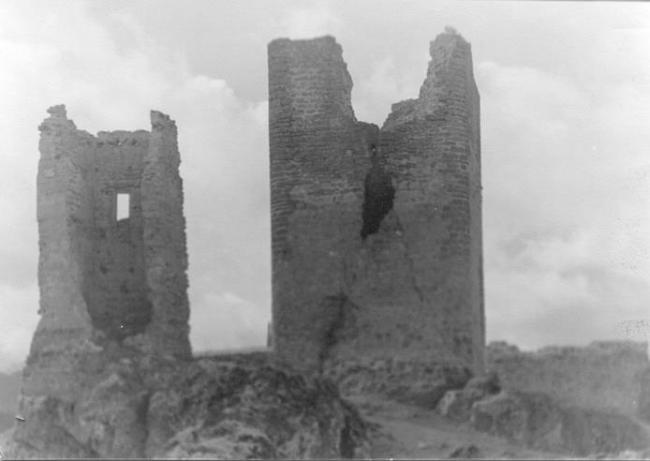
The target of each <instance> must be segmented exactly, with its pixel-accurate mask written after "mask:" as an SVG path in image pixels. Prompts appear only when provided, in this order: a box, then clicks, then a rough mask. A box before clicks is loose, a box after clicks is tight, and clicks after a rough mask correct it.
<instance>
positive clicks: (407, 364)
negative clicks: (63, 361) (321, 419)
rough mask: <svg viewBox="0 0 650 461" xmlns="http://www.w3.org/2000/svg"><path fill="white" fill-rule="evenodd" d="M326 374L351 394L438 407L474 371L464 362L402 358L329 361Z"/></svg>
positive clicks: (348, 394) (344, 392)
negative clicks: (377, 396) (438, 361)
mask: <svg viewBox="0 0 650 461" xmlns="http://www.w3.org/2000/svg"><path fill="white" fill-rule="evenodd" d="M325 376H327V377H329V378H331V379H332V380H333V381H335V382H336V383H337V384H338V385H339V388H340V389H341V393H342V394H343V395H345V396H347V397H355V396H362V395H367V394H379V395H382V396H384V397H385V398H390V399H393V400H395V401H398V402H402V403H408V404H412V405H417V406H419V407H422V408H435V407H436V405H437V404H438V402H439V401H440V399H442V398H443V396H444V395H445V393H446V392H447V391H449V390H450V389H457V388H460V387H462V386H464V385H465V383H467V381H468V380H469V379H470V378H471V376H472V375H471V371H470V370H469V369H468V368H467V367H466V366H465V365H463V364H461V363H453V362H446V361H445V362H441V363H436V362H426V363H425V362H423V361H417V360H402V359H399V358H390V359H375V360H362V359H360V360H357V361H352V360H348V361H340V362H333V361H332V362H328V363H326V366H325Z"/></svg>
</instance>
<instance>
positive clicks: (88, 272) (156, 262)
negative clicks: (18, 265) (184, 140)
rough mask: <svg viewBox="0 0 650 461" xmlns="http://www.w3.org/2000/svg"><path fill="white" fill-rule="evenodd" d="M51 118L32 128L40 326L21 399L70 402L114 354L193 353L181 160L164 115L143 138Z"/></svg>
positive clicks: (55, 112)
mask: <svg viewBox="0 0 650 461" xmlns="http://www.w3.org/2000/svg"><path fill="white" fill-rule="evenodd" d="M48 112H49V114H50V116H49V117H48V118H47V119H45V121H43V123H42V124H41V126H40V127H39V128H40V131H41V140H40V152H41V159H40V163H39V169H38V207H37V208H38V225H39V236H40V238H39V246H40V260H39V269H38V278H39V285H40V311H39V312H40V314H41V319H40V322H39V324H38V328H37V331H36V333H35V334H34V338H33V340H32V345H31V350H30V354H29V358H28V361H27V366H26V368H25V371H24V384H23V396H24V397H25V398H27V400H28V399H29V397H30V396H38V395H46V396H50V397H56V398H59V399H63V400H70V401H73V400H74V399H75V398H76V397H77V395H78V392H79V391H80V390H81V389H83V386H84V377H83V376H84V374H85V373H86V372H88V373H91V374H92V371H90V370H91V369H92V364H93V363H94V364H96V365H97V366H99V365H98V364H99V363H101V362H103V361H105V360H108V359H107V357H108V356H110V355H111V352H110V351H115V350H116V349H123V350H128V351H131V353H138V352H141V353H143V354H153V355H155V356H159V357H174V358H184V357H189V356H190V355H191V350H190V344H189V338H188V316H189V307H188V299H187V277H186V273H185V271H186V268H187V254H186V248H185V220H184V217H183V193H182V181H181V178H180V176H179V174H178V166H179V162H180V157H179V153H178V148H177V141H176V125H175V123H174V122H173V121H172V120H170V118H169V117H168V116H166V115H164V114H161V113H160V112H156V111H152V112H151V124H152V130H151V132H148V131H144V130H140V131H135V132H126V131H114V132H100V133H99V134H98V135H97V136H92V135H90V134H89V133H87V132H85V131H81V130H78V129H77V128H76V127H75V124H74V123H73V122H72V121H71V120H68V119H67V117H66V111H65V107H64V106H55V107H52V108H50V109H49V110H48ZM120 207H122V208H123V209H119V208H120ZM100 356H101V357H102V358H101V359H100V358H99V357H100ZM88 367H90V368H88ZM75 375H76V376H75ZM25 411H28V410H25Z"/></svg>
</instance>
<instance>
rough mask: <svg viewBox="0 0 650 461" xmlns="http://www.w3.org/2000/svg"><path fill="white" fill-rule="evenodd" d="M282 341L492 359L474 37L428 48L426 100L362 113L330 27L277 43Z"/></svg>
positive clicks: (312, 347) (274, 141) (288, 358)
mask: <svg viewBox="0 0 650 461" xmlns="http://www.w3.org/2000/svg"><path fill="white" fill-rule="evenodd" d="M268 52H269V55H268V65H269V135H270V156H271V206H272V245H273V249H272V257H273V264H272V266H273V283H272V286H273V342H274V347H275V353H276V355H277V357H278V359H279V360H280V361H283V362H286V363H289V364H292V365H293V366H296V367H299V368H306V369H319V368H320V369H322V368H323V366H325V364H326V363H327V362H331V363H334V362H338V363H340V362H342V361H343V362H344V361H346V360H359V359H364V360H365V359H368V360H372V359H382V358H387V357H396V358H404V359H411V358H412V359H413V360H420V361H422V362H430V363H431V362H432V361H438V362H439V361H443V362H444V361H450V362H460V363H462V364H465V365H466V366H467V367H468V368H470V369H471V370H473V371H475V372H480V371H481V370H482V369H483V363H484V357H483V355H484V341H485V338H484V337H485V334H484V330H485V322H484V312H483V272H482V235H481V229H482V225H481V177H480V126H479V125H480V123H479V95H478V91H477V88H476V84H475V82H474V78H473V73H472V59H471V48H470V45H469V44H468V43H467V42H466V41H465V40H464V39H463V38H462V37H461V36H460V35H458V34H457V33H456V32H454V31H452V30H447V31H446V32H445V33H444V34H441V35H439V36H438V37H437V38H436V39H435V40H434V41H433V42H431V46H430V54H431V58H432V59H431V62H430V63H429V67H428V71H427V77H426V79H425V81H424V83H423V85H422V87H421V89H420V93H419V97H418V98H417V99H411V100H408V101H403V102H401V103H397V104H395V105H393V110H392V112H391V114H389V115H388V117H387V119H386V122H385V123H384V125H383V127H382V128H381V129H379V128H378V127H377V126H375V125H372V124H368V123H363V122H359V121H357V119H356V117H355V115H354V111H353V109H352V105H351V101H350V92H351V88H352V80H351V78H350V75H349V73H348V70H347V66H346V64H345V62H344V61H343V57H342V50H341V47H340V45H338V44H337V43H336V41H335V39H334V38H332V37H321V38H316V39H313V40H295V41H292V40H288V39H280V40H275V41H273V42H271V43H270V44H269V49H268Z"/></svg>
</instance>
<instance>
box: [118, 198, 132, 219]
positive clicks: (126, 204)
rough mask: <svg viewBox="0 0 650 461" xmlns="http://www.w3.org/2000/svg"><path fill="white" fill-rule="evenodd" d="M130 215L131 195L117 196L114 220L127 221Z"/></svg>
mask: <svg viewBox="0 0 650 461" xmlns="http://www.w3.org/2000/svg"><path fill="white" fill-rule="evenodd" d="M130 215H131V194H122V193H118V194H117V204H116V216H115V217H116V219H117V220H118V221H119V220H121V219H129V217H130Z"/></svg>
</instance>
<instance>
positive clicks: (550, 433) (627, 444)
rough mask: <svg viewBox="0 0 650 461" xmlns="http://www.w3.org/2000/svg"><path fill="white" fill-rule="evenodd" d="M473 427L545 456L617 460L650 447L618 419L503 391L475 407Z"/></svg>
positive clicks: (629, 422)
mask: <svg viewBox="0 0 650 461" xmlns="http://www.w3.org/2000/svg"><path fill="white" fill-rule="evenodd" d="M470 421H471V424H472V426H473V427H474V428H475V429H477V430H479V431H481V432H487V433H489V434H494V435H498V436H501V437H505V438H507V439H509V440H512V441H516V442H519V443H522V444H523V445H525V446H527V447H530V448H536V449H541V450H549V451H558V452H561V453H562V452H563V453H569V454H572V455H578V456H585V455H589V454H597V453H601V454H609V455H613V454H618V453H620V452H622V451H625V450H641V449H643V448H647V447H648V442H649V441H648V434H647V432H646V429H645V428H644V427H643V426H642V425H641V424H639V423H638V422H636V421H634V420H633V419H631V418H629V417H628V416H625V415H623V414H619V413H613V412H606V411H603V410H598V409H586V408H579V407H563V406H560V405H559V404H558V403H557V402H555V401H554V400H553V399H552V398H551V397H549V396H548V395H545V394H542V393H526V392H516V391H504V392H501V393H499V394H497V395H495V396H492V397H490V398H488V399H485V400H481V401H479V402H476V403H475V404H474V405H473V406H472V411H471V417H470Z"/></svg>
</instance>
